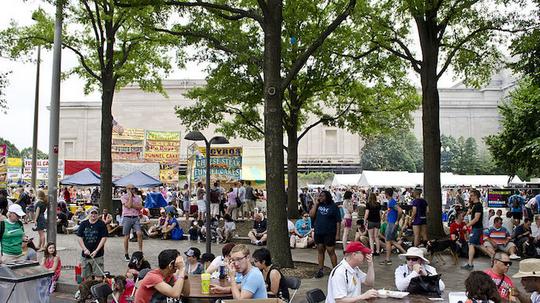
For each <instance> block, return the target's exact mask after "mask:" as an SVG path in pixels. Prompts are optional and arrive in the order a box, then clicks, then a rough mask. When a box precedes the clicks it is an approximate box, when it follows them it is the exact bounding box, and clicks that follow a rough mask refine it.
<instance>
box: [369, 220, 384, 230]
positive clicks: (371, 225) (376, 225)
mask: <svg viewBox="0 0 540 303" xmlns="http://www.w3.org/2000/svg"><path fill="white" fill-rule="evenodd" d="M367 228H368V229H374V228H376V229H379V228H381V222H371V221H368V222H367Z"/></svg>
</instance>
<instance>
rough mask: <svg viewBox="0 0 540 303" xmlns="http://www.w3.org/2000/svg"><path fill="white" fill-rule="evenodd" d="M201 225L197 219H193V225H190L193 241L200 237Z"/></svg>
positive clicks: (190, 234)
mask: <svg viewBox="0 0 540 303" xmlns="http://www.w3.org/2000/svg"><path fill="white" fill-rule="evenodd" d="M200 229H201V228H200V227H199V222H197V221H196V220H193V221H191V226H190V227H189V231H188V233H189V239H190V240H191V241H196V240H198V239H199V233H200Z"/></svg>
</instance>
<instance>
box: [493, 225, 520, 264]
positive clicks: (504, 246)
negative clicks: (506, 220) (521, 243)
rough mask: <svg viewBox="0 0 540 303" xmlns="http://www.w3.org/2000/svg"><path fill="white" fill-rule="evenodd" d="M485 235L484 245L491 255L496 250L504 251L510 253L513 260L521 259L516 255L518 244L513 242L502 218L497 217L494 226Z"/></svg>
mask: <svg viewBox="0 0 540 303" xmlns="http://www.w3.org/2000/svg"><path fill="white" fill-rule="evenodd" d="M484 235H485V237H484V247H485V248H486V250H487V253H488V255H489V256H490V257H493V254H495V252H496V251H502V252H505V253H508V254H510V259H512V260H516V259H519V256H518V255H516V245H515V244H514V243H513V242H511V240H512V237H511V236H510V232H508V230H506V228H504V227H503V226H502V219H500V218H496V219H495V220H494V221H493V227H490V228H489V229H488V230H487V231H486V232H485V233H484Z"/></svg>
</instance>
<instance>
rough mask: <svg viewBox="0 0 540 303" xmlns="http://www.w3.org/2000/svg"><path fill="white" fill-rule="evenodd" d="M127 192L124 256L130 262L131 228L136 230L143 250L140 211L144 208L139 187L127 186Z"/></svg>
mask: <svg viewBox="0 0 540 303" xmlns="http://www.w3.org/2000/svg"><path fill="white" fill-rule="evenodd" d="M126 191H127V192H126V193H125V194H124V195H122V197H121V198H120V200H121V201H122V231H123V233H124V256H125V261H126V262H129V260H130V258H129V252H128V248H129V235H130V234H131V230H132V229H133V230H135V233H136V234H137V242H138V243H139V251H143V239H142V230H141V222H140V218H139V213H140V211H141V209H142V208H143V205H142V199H141V197H139V195H137V188H135V186H134V185H133V184H128V185H127V186H126Z"/></svg>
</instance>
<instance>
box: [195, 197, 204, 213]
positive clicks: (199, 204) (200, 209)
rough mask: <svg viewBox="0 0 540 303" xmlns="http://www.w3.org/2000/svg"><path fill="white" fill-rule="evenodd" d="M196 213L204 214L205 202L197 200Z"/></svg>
mask: <svg viewBox="0 0 540 303" xmlns="http://www.w3.org/2000/svg"><path fill="white" fill-rule="evenodd" d="M197 211H198V212H200V213H205V212H206V201H204V200H197Z"/></svg>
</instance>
